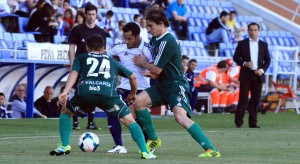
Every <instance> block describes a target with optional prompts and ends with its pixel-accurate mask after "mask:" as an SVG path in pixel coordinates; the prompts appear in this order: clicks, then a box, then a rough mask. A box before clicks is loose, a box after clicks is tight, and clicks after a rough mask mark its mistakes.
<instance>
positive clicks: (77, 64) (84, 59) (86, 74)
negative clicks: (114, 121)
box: [50, 35, 156, 159]
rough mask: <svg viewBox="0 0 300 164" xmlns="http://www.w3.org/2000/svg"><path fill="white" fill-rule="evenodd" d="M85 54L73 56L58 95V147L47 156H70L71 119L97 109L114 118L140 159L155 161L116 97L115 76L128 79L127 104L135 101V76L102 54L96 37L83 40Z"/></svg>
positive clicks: (126, 109)
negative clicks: (137, 147)
mask: <svg viewBox="0 0 300 164" xmlns="http://www.w3.org/2000/svg"><path fill="white" fill-rule="evenodd" d="M86 42H87V50H88V53H84V54H81V55H79V56H77V57H76V58H75V60H74V63H73V66H72V71H71V73H70V75H69V77H68V80H67V83H66V87H65V90H64V92H63V93H62V94H60V95H59V104H60V105H64V106H63V108H62V110H61V114H60V117H59V132H60V136H61V141H62V144H61V145H59V146H58V147H57V148H56V149H54V150H53V151H51V152H50V155H66V154H70V152H71V146H70V135H71V131H72V124H71V116H72V115H73V114H74V113H77V114H79V115H84V114H85V113H86V112H88V111H87V110H88V109H92V110H93V109H94V108H95V107H99V108H101V109H103V110H104V111H105V112H106V113H107V114H108V115H109V116H110V117H115V118H118V119H119V120H120V121H121V122H122V123H123V124H124V125H125V126H126V127H128V129H129V130H130V133H131V135H132V138H133V140H134V141H135V142H136V143H137V144H138V146H139V148H140V149H141V150H142V153H141V155H142V156H141V158H142V159H155V158H156V156H155V155H154V154H152V153H149V151H148V150H147V148H146V142H145V140H144V135H143V133H142V130H141V128H140V126H139V125H138V124H137V123H136V122H135V121H134V119H133V117H132V115H131V113H130V110H129V108H128V107H127V106H126V104H125V103H124V102H123V101H121V100H120V98H119V95H118V94H117V92H116V90H115V87H116V76H117V75H121V76H124V77H127V78H129V80H130V86H131V92H130V94H129V95H128V97H127V101H128V102H129V103H133V102H134V101H135V97H136V92H137V82H136V76H135V75H134V74H133V73H132V72H131V71H129V70H128V69H126V68H125V67H124V66H122V65H121V64H119V63H118V62H117V61H116V60H114V59H113V58H111V57H109V56H108V55H107V54H106V53H104V50H105V48H104V45H105V42H104V40H103V38H102V37H101V36H100V35H92V36H90V37H89V38H88V39H87V40H86ZM78 75H80V79H79V82H78V86H77V89H76V92H75V95H74V96H73V97H72V98H71V99H70V100H68V94H69V92H70V90H71V88H72V86H73V85H74V84H75V82H76V81H77V77H78Z"/></svg>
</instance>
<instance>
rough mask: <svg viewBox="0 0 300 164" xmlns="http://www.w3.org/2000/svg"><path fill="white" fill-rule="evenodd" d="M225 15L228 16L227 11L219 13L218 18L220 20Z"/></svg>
mask: <svg viewBox="0 0 300 164" xmlns="http://www.w3.org/2000/svg"><path fill="white" fill-rule="evenodd" d="M227 15H229V14H228V12H227V11H222V12H221V13H220V18H222V17H223V16H227Z"/></svg>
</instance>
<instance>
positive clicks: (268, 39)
mask: <svg viewBox="0 0 300 164" xmlns="http://www.w3.org/2000/svg"><path fill="white" fill-rule="evenodd" d="M265 42H267V43H268V45H273V44H272V41H271V38H270V37H268V36H266V37H265Z"/></svg>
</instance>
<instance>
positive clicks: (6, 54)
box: [0, 39, 12, 59]
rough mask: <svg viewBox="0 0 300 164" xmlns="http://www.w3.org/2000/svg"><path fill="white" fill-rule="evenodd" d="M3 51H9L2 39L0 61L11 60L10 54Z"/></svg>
mask: <svg viewBox="0 0 300 164" xmlns="http://www.w3.org/2000/svg"><path fill="white" fill-rule="evenodd" d="M4 49H9V47H8V45H7V43H6V41H5V40H4V39H0V59H9V58H12V53H11V52H9V51H5V50H4Z"/></svg>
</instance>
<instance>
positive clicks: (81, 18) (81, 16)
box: [73, 11, 85, 27]
mask: <svg viewBox="0 0 300 164" xmlns="http://www.w3.org/2000/svg"><path fill="white" fill-rule="evenodd" d="M84 22H85V14H84V12H82V11H77V15H76V17H75V23H74V25H73V27H75V26H77V25H79V24H83V23H84Z"/></svg>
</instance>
